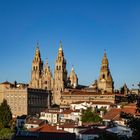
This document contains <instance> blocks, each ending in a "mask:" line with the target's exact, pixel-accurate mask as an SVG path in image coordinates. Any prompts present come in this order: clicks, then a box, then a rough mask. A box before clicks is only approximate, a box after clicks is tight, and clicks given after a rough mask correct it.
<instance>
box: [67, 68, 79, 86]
mask: <svg viewBox="0 0 140 140" xmlns="http://www.w3.org/2000/svg"><path fill="white" fill-rule="evenodd" d="M69 80H70V85H71V86H72V87H73V88H76V87H77V86H78V77H77V75H76V73H75V70H74V67H72V69H71V73H70V76H69Z"/></svg>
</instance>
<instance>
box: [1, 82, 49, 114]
mask: <svg viewBox="0 0 140 140" xmlns="http://www.w3.org/2000/svg"><path fill="white" fill-rule="evenodd" d="M50 94H51V93H50V92H49V91H47V90H43V89H31V88H28V87H27V85H25V84H12V83H9V82H4V83H1V84H0V103H1V102H2V101H3V99H6V100H7V103H8V105H9V106H10V108H11V111H12V114H13V117H16V116H21V115H30V114H39V113H40V112H41V111H43V110H45V109H46V108H48V107H49V106H50Z"/></svg>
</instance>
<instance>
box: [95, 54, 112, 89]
mask: <svg viewBox="0 0 140 140" xmlns="http://www.w3.org/2000/svg"><path fill="white" fill-rule="evenodd" d="M98 88H99V89H100V90H102V91H106V92H113V89H114V83H113V79H112V76H111V73H110V70H109V62H108V58H107V55H106V52H104V56H103V59H102V64H101V70H100V76H99V80H98Z"/></svg>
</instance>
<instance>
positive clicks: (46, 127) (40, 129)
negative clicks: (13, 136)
mask: <svg viewBox="0 0 140 140" xmlns="http://www.w3.org/2000/svg"><path fill="white" fill-rule="evenodd" d="M30 131H33V132H59V133H68V132H65V131H64V130H57V129H56V126H51V125H49V124H45V125H43V126H40V127H38V128H32V129H30Z"/></svg>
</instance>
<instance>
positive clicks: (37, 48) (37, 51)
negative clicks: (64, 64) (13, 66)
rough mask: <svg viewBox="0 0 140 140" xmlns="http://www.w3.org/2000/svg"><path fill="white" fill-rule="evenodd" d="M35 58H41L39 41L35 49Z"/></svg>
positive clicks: (37, 59) (36, 59)
mask: <svg viewBox="0 0 140 140" xmlns="http://www.w3.org/2000/svg"><path fill="white" fill-rule="evenodd" d="M34 60H35V61H39V60H41V55H40V50H39V43H38V42H37V47H36V51H35V57H34Z"/></svg>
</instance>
